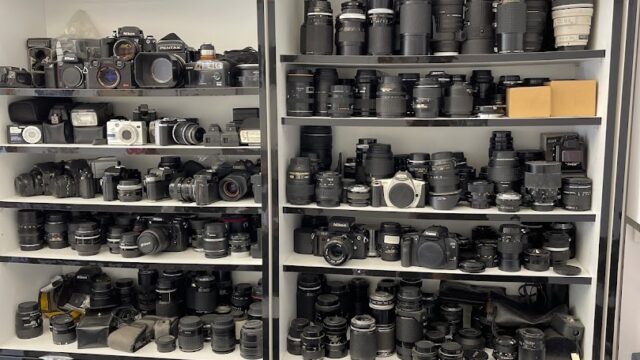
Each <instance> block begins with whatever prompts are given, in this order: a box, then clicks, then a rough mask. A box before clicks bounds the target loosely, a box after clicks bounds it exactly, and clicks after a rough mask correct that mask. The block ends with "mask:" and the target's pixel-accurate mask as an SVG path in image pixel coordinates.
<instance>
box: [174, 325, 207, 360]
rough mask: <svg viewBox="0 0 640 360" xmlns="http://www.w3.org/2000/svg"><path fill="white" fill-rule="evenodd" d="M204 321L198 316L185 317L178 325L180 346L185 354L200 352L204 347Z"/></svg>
mask: <svg viewBox="0 0 640 360" xmlns="http://www.w3.org/2000/svg"><path fill="white" fill-rule="evenodd" d="M202 325H203V324H202V320H201V319H200V318H199V317H197V316H185V317H183V318H182V319H180V322H179V323H178V345H179V346H180V350H181V351H184V352H195V351H200V350H202V348H203V347H204V333H203V331H202Z"/></svg>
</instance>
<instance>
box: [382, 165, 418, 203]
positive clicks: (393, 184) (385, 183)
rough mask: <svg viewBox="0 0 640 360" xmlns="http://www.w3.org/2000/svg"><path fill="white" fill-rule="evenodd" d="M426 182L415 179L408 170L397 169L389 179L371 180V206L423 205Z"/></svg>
mask: <svg viewBox="0 0 640 360" xmlns="http://www.w3.org/2000/svg"><path fill="white" fill-rule="evenodd" d="M426 194H427V183H426V182H425V181H422V180H416V179H414V178H413V176H411V174H410V173H409V172H408V171H398V172H397V173H396V174H395V175H394V176H393V177H392V178H391V179H381V180H374V181H372V182H371V206H373V207H382V206H394V207H397V208H418V207H424V205H425V199H426Z"/></svg>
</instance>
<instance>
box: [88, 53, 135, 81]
mask: <svg viewBox="0 0 640 360" xmlns="http://www.w3.org/2000/svg"><path fill="white" fill-rule="evenodd" d="M135 87H136V85H135V82H134V80H133V62H131V61H125V60H123V59H121V58H118V57H113V58H104V59H92V60H89V65H88V66H87V88H88V89H132V88H135Z"/></svg>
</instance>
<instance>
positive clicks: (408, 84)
mask: <svg viewBox="0 0 640 360" xmlns="http://www.w3.org/2000/svg"><path fill="white" fill-rule="evenodd" d="M421 1H422V0H421ZM398 76H400V80H402V87H403V88H404V93H405V94H406V102H407V113H406V116H407V117H414V116H415V115H416V113H415V110H414V109H413V89H415V87H416V84H417V83H418V80H420V74H418V73H404V74H399V75H398Z"/></svg>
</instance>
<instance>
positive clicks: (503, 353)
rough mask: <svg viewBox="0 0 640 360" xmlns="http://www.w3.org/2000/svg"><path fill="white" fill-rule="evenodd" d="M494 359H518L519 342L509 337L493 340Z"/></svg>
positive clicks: (504, 336) (500, 336) (502, 336)
mask: <svg viewBox="0 0 640 360" xmlns="http://www.w3.org/2000/svg"><path fill="white" fill-rule="evenodd" d="M493 357H494V358H495V359H496V360H514V359H517V358H518V342H517V341H516V339H514V338H512V337H511V336H507V335H499V336H496V337H495V338H494V339H493Z"/></svg>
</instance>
